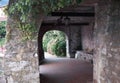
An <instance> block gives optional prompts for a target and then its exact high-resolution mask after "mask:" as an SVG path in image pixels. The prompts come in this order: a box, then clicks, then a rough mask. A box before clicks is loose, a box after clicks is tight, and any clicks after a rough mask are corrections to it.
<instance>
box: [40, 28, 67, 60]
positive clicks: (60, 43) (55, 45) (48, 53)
mask: <svg viewBox="0 0 120 83" xmlns="http://www.w3.org/2000/svg"><path fill="white" fill-rule="evenodd" d="M66 40H67V36H66V34H65V33H64V32H62V31H59V30H50V31H47V32H46V33H45V34H44V36H43V39H42V45H43V46H42V47H43V50H44V56H45V58H65V57H66V49H67V48H66V46H67V45H66V44H67V43H66Z"/></svg>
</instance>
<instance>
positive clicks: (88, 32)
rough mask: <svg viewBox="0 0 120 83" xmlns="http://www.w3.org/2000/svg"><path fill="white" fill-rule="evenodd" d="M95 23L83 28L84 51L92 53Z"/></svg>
mask: <svg viewBox="0 0 120 83" xmlns="http://www.w3.org/2000/svg"><path fill="white" fill-rule="evenodd" d="M93 32H94V23H90V24H89V25H88V26H83V27H82V28H81V34H82V35H81V36H82V50H84V51H87V52H92V51H93V48H94V40H93Z"/></svg>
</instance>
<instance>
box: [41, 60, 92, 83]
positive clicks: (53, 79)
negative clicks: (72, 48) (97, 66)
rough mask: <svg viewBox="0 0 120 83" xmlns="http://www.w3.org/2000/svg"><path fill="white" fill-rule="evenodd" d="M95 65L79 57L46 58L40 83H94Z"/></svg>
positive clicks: (42, 66) (42, 65)
mask: <svg viewBox="0 0 120 83" xmlns="http://www.w3.org/2000/svg"><path fill="white" fill-rule="evenodd" d="M92 80H93V65H92V64H91V63H88V62H84V61H80V60H77V59H63V58H59V59H45V60H44V61H43V63H42V64H41V65H40V81H41V82H40V83H92Z"/></svg>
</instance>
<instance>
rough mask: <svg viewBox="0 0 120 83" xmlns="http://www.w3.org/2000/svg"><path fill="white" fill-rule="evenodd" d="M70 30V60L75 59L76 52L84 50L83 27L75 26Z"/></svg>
mask: <svg viewBox="0 0 120 83" xmlns="http://www.w3.org/2000/svg"><path fill="white" fill-rule="evenodd" d="M69 29H70V30H69V34H68V37H69V38H68V41H69V53H70V58H75V53H76V51H77V50H82V41H81V26H74V27H70V28H69Z"/></svg>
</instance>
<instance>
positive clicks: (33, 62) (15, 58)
mask: <svg viewBox="0 0 120 83" xmlns="http://www.w3.org/2000/svg"><path fill="white" fill-rule="evenodd" d="M6 30H7V35H6V38H7V43H6V53H5V64H4V65H5V68H4V69H5V78H6V82H7V83H39V65H38V56H36V55H35V53H37V46H38V45H37V39H35V40H29V41H22V33H21V31H20V30H19V29H18V28H17V25H16V23H15V21H14V20H13V19H11V18H8V23H7V27H6ZM34 35H35V37H37V33H36V34H34Z"/></svg>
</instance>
